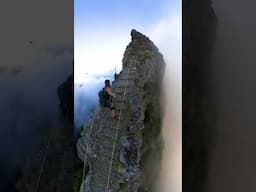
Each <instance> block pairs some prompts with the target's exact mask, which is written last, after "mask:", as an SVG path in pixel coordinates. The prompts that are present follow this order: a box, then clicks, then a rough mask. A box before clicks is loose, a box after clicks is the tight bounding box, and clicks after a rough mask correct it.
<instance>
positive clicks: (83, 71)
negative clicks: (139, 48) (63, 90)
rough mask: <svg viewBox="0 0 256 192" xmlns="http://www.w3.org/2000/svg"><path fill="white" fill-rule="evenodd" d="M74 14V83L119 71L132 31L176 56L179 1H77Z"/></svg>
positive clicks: (179, 17)
mask: <svg viewBox="0 0 256 192" xmlns="http://www.w3.org/2000/svg"><path fill="white" fill-rule="evenodd" d="M74 15H75V18H74V29H75V31H74V35H75V36H74V42H75V43H74V44H75V47H74V49H75V50H74V54H75V67H74V70H75V83H84V82H86V79H87V76H88V75H95V74H97V75H99V74H106V73H109V72H112V73H113V72H114V71H115V68H116V70H117V71H120V70H121V61H122V57H123V53H124V51H125V48H126V46H127V45H128V43H129V41H130V31H131V29H133V28H134V29H136V30H138V31H140V32H142V33H144V34H145V35H147V36H149V37H150V39H152V40H153V41H154V43H155V44H156V45H157V46H158V47H159V49H160V51H161V52H162V53H163V54H164V53H165V52H166V53H168V54H170V53H173V55H177V51H176V52H175V51H173V50H178V49H177V48H179V46H180V45H178V43H175V42H174V41H176V42H177V41H181V40H180V39H181V16H180V15H181V3H180V1H179V0H159V1H155V0H154V1H153V0H129V1H128V0H124V1H117V0H110V1H103V0H87V1H83V0H77V1H75V13H74ZM171 49H172V51H170V50H171ZM174 52H175V53H174ZM177 59H180V58H177V57H176V58H175V56H172V55H170V60H177Z"/></svg>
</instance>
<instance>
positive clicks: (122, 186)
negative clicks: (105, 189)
mask: <svg viewBox="0 0 256 192" xmlns="http://www.w3.org/2000/svg"><path fill="white" fill-rule="evenodd" d="M119 189H120V191H122V192H127V191H128V183H127V182H126V183H120V187H119Z"/></svg>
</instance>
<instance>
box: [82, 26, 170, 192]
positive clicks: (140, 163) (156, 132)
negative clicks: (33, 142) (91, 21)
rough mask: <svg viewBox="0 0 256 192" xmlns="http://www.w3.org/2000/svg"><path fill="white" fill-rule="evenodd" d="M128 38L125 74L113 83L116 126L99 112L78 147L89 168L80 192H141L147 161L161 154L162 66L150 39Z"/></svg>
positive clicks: (107, 114)
mask: <svg viewBox="0 0 256 192" xmlns="http://www.w3.org/2000/svg"><path fill="white" fill-rule="evenodd" d="M131 36H132V41H131V42H130V44H129V45H128V46H127V48H126V51H125V53H124V58H123V61H122V64H123V70H122V71H121V72H120V74H118V75H117V78H116V80H115V81H114V82H113V83H112V89H113V92H114V93H115V94H116V95H117V98H116V101H115V103H116V113H117V116H118V117H119V120H112V119H111V116H110V111H109V109H103V108H99V109H98V110H97V111H96V112H95V114H94V118H92V119H91V121H90V122H88V124H86V125H85V126H84V129H83V131H82V132H81V137H80V138H79V139H78V141H77V153H78V156H79V158H80V159H81V160H83V161H85V163H86V164H87V165H88V166H89V172H88V174H87V175H86V177H85V179H84V180H83V181H82V184H81V187H80V192H103V191H129V192H133V191H145V190H146V188H145V186H150V185H149V182H151V181H149V180H147V178H146V177H147V175H146V174H144V171H143V170H146V168H145V167H146V166H145V164H147V158H148V157H150V158H154V156H153V157H152V155H156V154H154V153H155V151H154V150H153V149H152V147H151V146H154V147H156V148H158V150H159V152H161V147H162V142H161V117H162V109H161V106H160V101H159V98H160V95H161V82H162V77H163V75H164V69H165V63H164V60H163V56H162V55H161V53H160V52H159V51H158V49H157V47H156V46H155V45H154V44H153V42H152V41H151V40H150V39H149V38H148V37H146V36H145V35H143V34H141V33H139V32H137V31H136V30H132V31H131ZM114 143H116V146H115V148H113V145H114ZM113 149H114V150H113ZM112 152H113V156H112ZM145 156H147V158H146V157H145ZM156 156H159V159H160V156H161V155H156ZM147 182H148V183H147Z"/></svg>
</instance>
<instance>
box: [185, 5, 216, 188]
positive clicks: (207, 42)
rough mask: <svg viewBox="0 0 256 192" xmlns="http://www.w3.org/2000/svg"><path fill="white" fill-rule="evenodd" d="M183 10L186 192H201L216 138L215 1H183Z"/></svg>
mask: <svg viewBox="0 0 256 192" xmlns="http://www.w3.org/2000/svg"><path fill="white" fill-rule="evenodd" d="M182 8H183V9H182V18H183V19H182V28H183V29H182V30H183V31H182V42H183V44H182V92H183V93H182V106H183V107H182V140H183V143H182V150H183V155H182V159H183V162H182V163H183V164H182V170H183V173H182V184H183V187H182V190H183V191H185V192H194V191H195V192H201V191H203V187H204V184H205V181H206V176H207V169H208V163H209V157H210V155H211V150H212V147H213V141H214V135H215V122H216V119H215V118H216V115H215V110H214V98H213V97H214V94H213V90H214V88H213V86H212V82H211V73H210V72H211V65H210V56H211V52H212V49H213V46H214V41H215V33H216V24H217V20H216V16H215V14H214V10H213V8H212V5H211V0H197V1H192V0H183V1H182Z"/></svg>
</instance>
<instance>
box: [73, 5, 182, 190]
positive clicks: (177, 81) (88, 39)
mask: <svg viewBox="0 0 256 192" xmlns="http://www.w3.org/2000/svg"><path fill="white" fill-rule="evenodd" d="M74 21H75V22H74V26H75V27H74V29H75V31H74V60H75V66H74V73H75V74H74V78H75V84H76V86H75V121H76V123H79V124H80V123H82V122H83V121H84V120H85V117H87V116H88V113H89V111H90V109H91V107H92V106H93V105H95V103H96V102H97V99H98V97H97V92H98V91H99V89H100V87H102V86H104V83H103V82H104V81H103V80H104V78H103V77H111V75H113V74H114V72H115V68H116V70H117V72H119V71H120V70H121V66H122V58H123V54H124V51H125V49H126V46H127V45H128V43H129V42H130V40H131V36H130V32H131V30H132V29H136V30H137V31H139V32H141V33H143V34H145V35H146V36H148V37H149V38H150V39H151V40H152V41H153V42H154V44H155V45H156V46H157V47H158V48H159V51H160V52H161V53H162V54H163V56H164V59H165V62H166V74H167V75H165V81H164V84H165V86H167V89H166V90H167V91H166V94H167V98H168V101H167V103H166V111H165V115H164V118H163V119H164V123H163V124H164V126H163V133H164V139H165V144H166V146H165V149H164V156H163V162H162V171H161V174H160V175H161V176H160V177H159V181H158V185H159V191H161V192H169V191H175V192H181V162H182V161H181V117H182V113H181V106H182V91H181V90H182V79H181V78H182V77H181V74H182V65H181V34H182V29H181V0H157V1H156V0H122V1H120V0H109V1H103V0H87V1H84V0H76V1H75V18H74ZM170 140H171V141H170Z"/></svg>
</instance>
